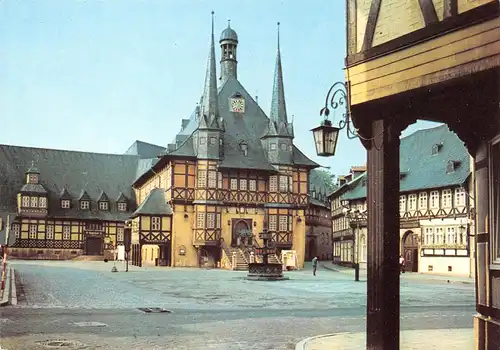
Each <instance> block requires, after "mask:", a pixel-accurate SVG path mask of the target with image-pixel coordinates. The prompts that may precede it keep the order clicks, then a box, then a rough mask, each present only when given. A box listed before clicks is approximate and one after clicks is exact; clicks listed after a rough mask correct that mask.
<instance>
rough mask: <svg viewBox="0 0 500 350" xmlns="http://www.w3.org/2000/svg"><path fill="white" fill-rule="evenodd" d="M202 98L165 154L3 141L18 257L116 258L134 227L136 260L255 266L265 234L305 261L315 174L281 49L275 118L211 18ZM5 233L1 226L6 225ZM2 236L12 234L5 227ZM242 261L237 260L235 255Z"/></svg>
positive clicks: (6, 203)
mask: <svg viewBox="0 0 500 350" xmlns="http://www.w3.org/2000/svg"><path fill="white" fill-rule="evenodd" d="M210 41H211V42H210V49H209V57H208V64H207V71H206V77H205V86H204V90H203V92H202V95H201V98H200V101H199V103H198V104H197V105H196V106H193V108H194V111H193V113H192V115H191V117H190V118H189V119H182V120H181V121H180V122H181V123H180V124H181V125H180V126H181V130H180V132H179V133H178V134H177V135H176V137H175V139H174V140H173V141H172V143H170V144H168V145H167V147H166V148H165V147H161V146H157V145H152V144H148V143H145V142H141V141H136V142H135V143H134V144H133V145H132V146H131V147H130V148H129V149H128V150H127V152H126V153H125V154H122V155H118V154H98V153H87V152H76V151H64V150H50V149H41V148H31V147H21V146H9V145H0V215H1V216H2V218H3V222H4V223H6V221H7V216H8V217H9V223H8V225H5V224H4V225H3V226H4V227H7V226H8V227H10V236H11V240H10V246H11V253H12V255H14V256H18V257H20V258H40V259H44V258H54V259H63V258H64V259H66V258H72V257H76V256H79V255H99V256H102V255H104V256H106V255H108V256H111V255H110V254H111V252H112V251H113V250H114V249H116V247H117V246H119V245H122V244H123V239H124V228H125V225H130V226H131V229H132V250H131V255H132V256H131V259H132V261H133V263H134V264H136V265H143V264H156V265H165V266H186V267H198V266H221V267H226V268H233V269H234V268H236V266H235V263H236V264H238V266H240V267H241V266H243V267H245V265H246V266H247V264H248V262H249V257H250V254H251V253H252V250H253V249H254V248H255V247H261V246H262V241H261V240H260V239H259V233H260V232H262V231H263V230H264V229H268V230H269V231H271V232H272V234H273V240H274V242H275V245H276V248H277V252H278V254H277V256H276V257H274V258H275V259H279V252H280V251H282V250H294V251H295V252H296V257H297V265H298V267H302V266H303V262H304V256H305V240H306V230H307V227H306V211H307V209H308V206H309V203H310V200H309V197H310V193H309V191H310V190H309V172H310V171H311V170H312V169H314V168H317V167H318V164H316V163H315V162H314V161H312V160H311V159H309V158H308V157H307V156H306V155H304V154H303V153H302V152H301V151H300V150H299V149H298V148H297V147H296V146H295V145H294V142H293V140H294V128H293V124H292V123H291V122H290V120H289V118H288V115H287V109H286V103H285V92H284V84H283V72H282V64H281V54H280V47H279V32H278V47H277V57H276V67H275V74H274V87H273V95H272V103H271V110H270V112H269V116H268V115H266V113H265V112H264V111H263V110H262V109H261V107H260V106H259V105H258V103H257V102H256V101H255V100H254V99H253V98H252V97H251V96H250V95H249V94H248V92H247V91H246V90H245V88H244V87H243V85H242V84H241V82H240V81H239V80H238V69H237V68H238V60H237V58H238V43H239V41H238V35H237V34H236V32H235V31H234V30H233V29H232V28H231V27H230V25H229V24H228V26H227V28H226V29H224V30H223V31H222V33H221V36H220V40H219V44H220V76H219V77H218V76H217V72H216V56H215V38H214V23H213V19H212V33H211V40H210ZM0 229H1V228H0ZM4 231H5V229H4ZM233 256H234V257H236V259H234V258H233Z"/></svg>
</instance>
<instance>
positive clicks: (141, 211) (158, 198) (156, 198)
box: [132, 188, 172, 217]
mask: <svg viewBox="0 0 500 350" xmlns="http://www.w3.org/2000/svg"><path fill="white" fill-rule="evenodd" d="M138 215H172V208H171V207H170V205H169V204H168V203H167V198H166V196H165V190H164V189H162V188H154V189H153V190H151V192H150V193H149V194H148V196H147V197H146V198H145V199H144V201H143V202H142V203H141V205H140V206H139V208H137V210H136V211H135V212H134V214H132V217H136V216H138Z"/></svg>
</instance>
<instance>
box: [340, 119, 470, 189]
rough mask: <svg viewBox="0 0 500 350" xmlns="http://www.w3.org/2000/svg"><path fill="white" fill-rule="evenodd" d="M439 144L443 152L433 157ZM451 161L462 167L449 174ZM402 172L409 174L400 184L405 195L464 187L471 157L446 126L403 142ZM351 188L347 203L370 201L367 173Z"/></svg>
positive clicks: (424, 132) (422, 131)
mask: <svg viewBox="0 0 500 350" xmlns="http://www.w3.org/2000/svg"><path fill="white" fill-rule="evenodd" d="M438 144H439V145H441V146H440V150H439V152H438V153H437V154H434V155H433V154H432V147H433V146H434V145H438ZM449 161H457V162H459V163H460V165H459V166H458V167H457V168H456V169H455V171H453V172H451V173H447V172H446V169H447V164H448V162H449ZM400 172H401V173H404V174H405V175H404V176H403V177H402V178H401V180H400V191H401V192H412V191H416V190H420V189H431V188H441V187H447V186H454V185H462V184H464V183H465V182H466V181H467V178H468V177H469V175H470V155H469V153H468V152H467V148H466V147H465V145H464V144H463V142H462V141H461V140H460V139H459V138H458V136H456V135H455V133H453V132H452V131H451V130H450V129H448V127H447V126H446V125H444V124H443V125H440V126H437V127H435V128H431V129H425V130H419V131H416V132H415V133H413V134H411V135H409V136H407V137H404V138H402V139H401V146H400ZM347 185H348V187H350V190H349V191H348V192H346V193H345V194H344V195H343V198H344V199H359V198H365V197H366V188H367V187H366V173H364V174H362V175H360V176H359V177H358V178H356V179H355V180H353V181H351V182H350V183H349V184H347ZM344 186H345V185H344ZM344 186H342V187H344Z"/></svg>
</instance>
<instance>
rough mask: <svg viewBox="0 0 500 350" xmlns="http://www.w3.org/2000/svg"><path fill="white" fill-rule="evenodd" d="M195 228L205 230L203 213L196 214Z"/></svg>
mask: <svg viewBox="0 0 500 350" xmlns="http://www.w3.org/2000/svg"><path fill="white" fill-rule="evenodd" d="M196 227H197V228H205V213H204V212H203V213H197V214H196Z"/></svg>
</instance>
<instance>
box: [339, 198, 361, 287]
mask: <svg viewBox="0 0 500 350" xmlns="http://www.w3.org/2000/svg"><path fill="white" fill-rule="evenodd" d="M343 212H344V215H345V217H346V218H347V219H348V220H349V225H350V226H351V229H352V249H353V252H352V260H353V266H354V280H355V281H356V282H358V281H359V247H358V244H359V242H358V239H357V235H359V230H360V225H359V223H360V221H362V220H366V215H365V213H362V212H360V211H359V210H358V209H355V210H351V209H350V208H347V207H344V210H343Z"/></svg>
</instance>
